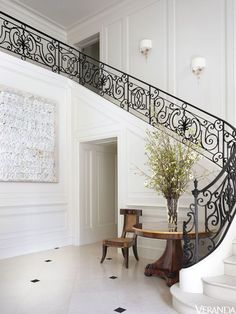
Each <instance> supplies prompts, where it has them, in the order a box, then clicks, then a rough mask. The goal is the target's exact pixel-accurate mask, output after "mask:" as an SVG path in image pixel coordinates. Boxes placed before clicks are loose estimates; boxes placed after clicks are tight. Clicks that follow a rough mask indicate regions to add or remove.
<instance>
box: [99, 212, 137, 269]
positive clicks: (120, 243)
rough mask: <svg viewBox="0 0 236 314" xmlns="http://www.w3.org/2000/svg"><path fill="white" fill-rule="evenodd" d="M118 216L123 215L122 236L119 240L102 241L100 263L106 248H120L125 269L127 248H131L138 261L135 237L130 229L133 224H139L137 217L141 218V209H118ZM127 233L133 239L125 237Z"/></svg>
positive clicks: (127, 263)
mask: <svg viewBox="0 0 236 314" xmlns="http://www.w3.org/2000/svg"><path fill="white" fill-rule="evenodd" d="M120 214H121V215H124V224H123V231H122V235H121V237H119V238H114V239H107V240H103V245H102V248H103V254H102V259H101V263H103V261H104V259H105V258H106V254H107V248H108V247H109V246H111V247H116V248H121V249H122V254H123V256H124V259H125V266H126V268H128V267H129V248H130V247H131V246H132V248H133V252H134V256H135V258H136V260H137V261H138V260H139V258H138V251H137V235H136V234H135V233H134V231H133V229H132V227H133V225H135V224H138V223H139V217H140V216H142V210H141V209H120ZM127 233H133V237H126V234H127Z"/></svg>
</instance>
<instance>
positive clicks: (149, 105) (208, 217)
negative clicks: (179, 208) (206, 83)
mask: <svg viewBox="0 0 236 314" xmlns="http://www.w3.org/2000/svg"><path fill="white" fill-rule="evenodd" d="M0 49H1V50H3V51H5V52H7V53H9V54H13V55H15V56H18V57H20V58H21V59H22V60H27V61H29V62H33V63H36V64H38V65H39V66H42V67H44V68H47V69H50V70H52V71H53V72H55V73H58V74H61V75H64V76H66V77H68V78H70V79H72V80H74V81H75V82H77V83H79V84H81V85H83V86H84V87H86V88H89V89H91V90H92V91H94V92H96V93H97V94H98V95H100V96H102V97H105V98H106V99H108V100H109V101H110V102H112V103H113V104H115V105H117V106H119V107H120V108H121V109H123V110H125V111H127V112H128V113H129V114H133V115H135V116H136V117H137V118H140V119H142V120H143V121H144V122H146V123H148V124H149V125H151V126H153V127H155V128H158V127H160V126H161V127H162V128H163V127H164V128H165V129H166V132H167V133H168V134H169V135H170V136H173V137H178V140H179V141H181V142H182V143H183V144H184V143H186V141H191V142H194V143H197V144H199V145H200V147H201V153H202V154H203V156H204V157H205V158H206V159H209V160H210V161H211V162H212V163H213V164H214V165H216V166H217V167H219V169H220V173H219V174H218V175H217V176H216V178H214V179H213V180H212V182H211V183H210V184H209V185H207V186H206V187H204V188H202V189H199V187H198V184H197V182H196V181H195V188H194V190H193V197H194V201H193V203H192V204H190V206H189V211H188V213H187V215H186V221H185V222H184V224H183V234H184V246H183V250H184V264H183V267H184V268H191V266H193V265H194V266H195V265H196V264H198V262H199V261H202V260H204V259H207V257H208V256H210V254H212V253H213V252H214V251H215V250H216V249H217V248H218V247H220V244H221V243H222V241H223V240H224V238H225V236H226V235H227V233H228V230H229V228H230V226H231V223H232V221H233V220H234V217H235V214H236V128H235V127H234V126H232V125H230V124H229V123H228V122H227V121H225V120H223V119H220V118H219V117H217V116H215V115H213V114H210V113H208V112H206V111H204V110H201V109H199V108H198V107H196V106H193V105H191V104H189V103H187V102H185V101H184V100H182V99H180V98H178V97H175V96H174V95H171V94H169V93H167V92H165V91H163V90H160V89H159V88H157V87H155V86H152V85H150V84H148V83H146V82H143V81H141V80H139V79H138V78H135V77H133V76H131V75H129V74H127V73H124V72H122V71H120V70H119V69H116V68H114V67H111V66H109V65H107V64H105V63H103V62H100V61H98V60H95V59H93V58H91V57H89V56H87V55H85V54H83V53H81V52H80V51H78V50H76V49H75V48H74V47H70V46H69V45H67V44H65V43H62V42H60V41H58V40H56V39H55V38H52V37H50V36H48V35H47V34H45V33H42V32H40V31H39V30H37V29H35V28H32V27H31V26H29V25H27V24H25V23H23V22H21V21H19V20H17V19H15V18H13V17H11V16H9V15H7V14H5V13H3V12H0ZM200 211H201V212H202V214H203V216H204V228H205V232H206V233H207V234H208V235H209V236H208V237H207V238H204V239H199V236H198V235H199V232H198V226H199V219H198V217H199V215H198V214H199V212H200ZM193 230H194V233H195V235H196V236H195V238H194V239H190V237H189V233H190V232H192V231H193ZM233 247H234V248H233V252H234V254H235V255H233V256H232V257H230V258H227V259H226V260H225V261H224V263H225V274H224V275H222V276H219V277H212V278H204V279H203V285H204V290H203V291H204V294H203V295H200V294H194V295H193V294H191V298H190V297H189V295H188V294H186V292H183V291H182V290H180V289H179V288H178V286H174V287H172V289H171V291H172V294H173V300H174V305H175V307H176V308H178V309H179V311H180V312H181V313H188V314H189V313H190V312H189V311H194V306H195V303H197V304H201V302H203V303H204V304H206V305H208V304H216V303H218V302H219V299H218V298H220V300H221V301H222V302H223V303H222V304H224V303H225V302H228V301H229V300H231V299H232V300H234V299H235V301H236V269H235V268H236V264H235V260H236V242H234V243H233ZM222 258H223V257H222ZM190 299H191V301H190ZM221 301H220V302H221ZM215 302H216V303H215ZM184 304H185V305H184ZM201 305H202V304H201ZM195 312H196V309H195ZM195 312H194V313H195ZM235 313H236V311H235Z"/></svg>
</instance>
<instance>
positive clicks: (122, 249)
mask: <svg viewBox="0 0 236 314" xmlns="http://www.w3.org/2000/svg"><path fill="white" fill-rule="evenodd" d="M121 251H122V255H123V257H124V258H125V251H124V248H123V247H122V248H121Z"/></svg>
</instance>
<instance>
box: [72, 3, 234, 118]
mask: <svg viewBox="0 0 236 314" xmlns="http://www.w3.org/2000/svg"><path fill="white" fill-rule="evenodd" d="M235 10H236V9H235V3H234V0H129V1H124V2H122V3H120V4H119V5H117V6H116V7H115V8H113V9H109V10H108V11H104V12H102V13H101V14H99V15H97V16H95V17H93V18H91V19H88V20H86V22H83V23H80V24H78V25H77V26H75V27H73V28H72V29H70V30H69V32H68V40H69V42H71V43H76V42H79V41H80V40H82V39H85V38H86V37H88V35H92V34H95V33H98V32H100V34H101V37H100V46H101V61H104V62H106V63H108V64H110V65H112V66H114V67H117V68H120V69H122V70H123V71H125V72H128V73H129V74H131V75H134V76H137V77H138V78H140V79H141V80H144V81H146V82H149V83H151V84H153V85H154V86H157V87H159V88H160V89H164V90H166V91H169V92H171V93H174V94H175V95H176V96H178V97H180V98H182V99H184V100H185V101H189V102H190V103H192V104H194V105H196V106H197V107H200V108H203V109H205V110H207V111H209V112H212V113H213V114H216V115H218V116H220V117H223V118H224V117H226V119H227V120H229V121H230V122H232V123H235V121H236V117H235V110H234V97H235V96H234V86H233V83H232V82H233V81H234V73H233V69H234V54H233V49H234V47H233V45H234V42H235V39H234V36H235V35H234V34H235V31H234V27H235V25H234V20H235V19H234V15H235V13H234V11H235ZM144 38H148V39H151V40H152V44H153V48H152V50H151V51H150V53H149V55H148V57H147V59H145V57H144V56H143V55H141V53H140V52H139V42H140V40H141V39H144ZM196 56H202V57H205V58H206V69H205V71H204V73H203V74H202V75H201V78H200V80H198V79H197V77H196V76H195V75H194V74H193V73H192V71H191V68H190V64H191V60H192V58H193V57H196ZM234 71H235V70H234Z"/></svg>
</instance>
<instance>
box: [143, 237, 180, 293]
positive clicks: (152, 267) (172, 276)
mask: <svg viewBox="0 0 236 314" xmlns="http://www.w3.org/2000/svg"><path fill="white" fill-rule="evenodd" d="M182 260H183V250H182V245H181V240H167V242H166V248H165V251H164V253H163V255H162V256H161V257H160V258H159V259H158V260H157V261H156V262H154V263H152V264H148V265H147V266H146V268H145V272H144V274H145V275H146V276H159V277H161V278H163V279H165V280H166V283H167V286H169V287H170V286H172V285H173V284H175V283H176V282H178V281H179V271H180V269H181V268H182Z"/></svg>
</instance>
